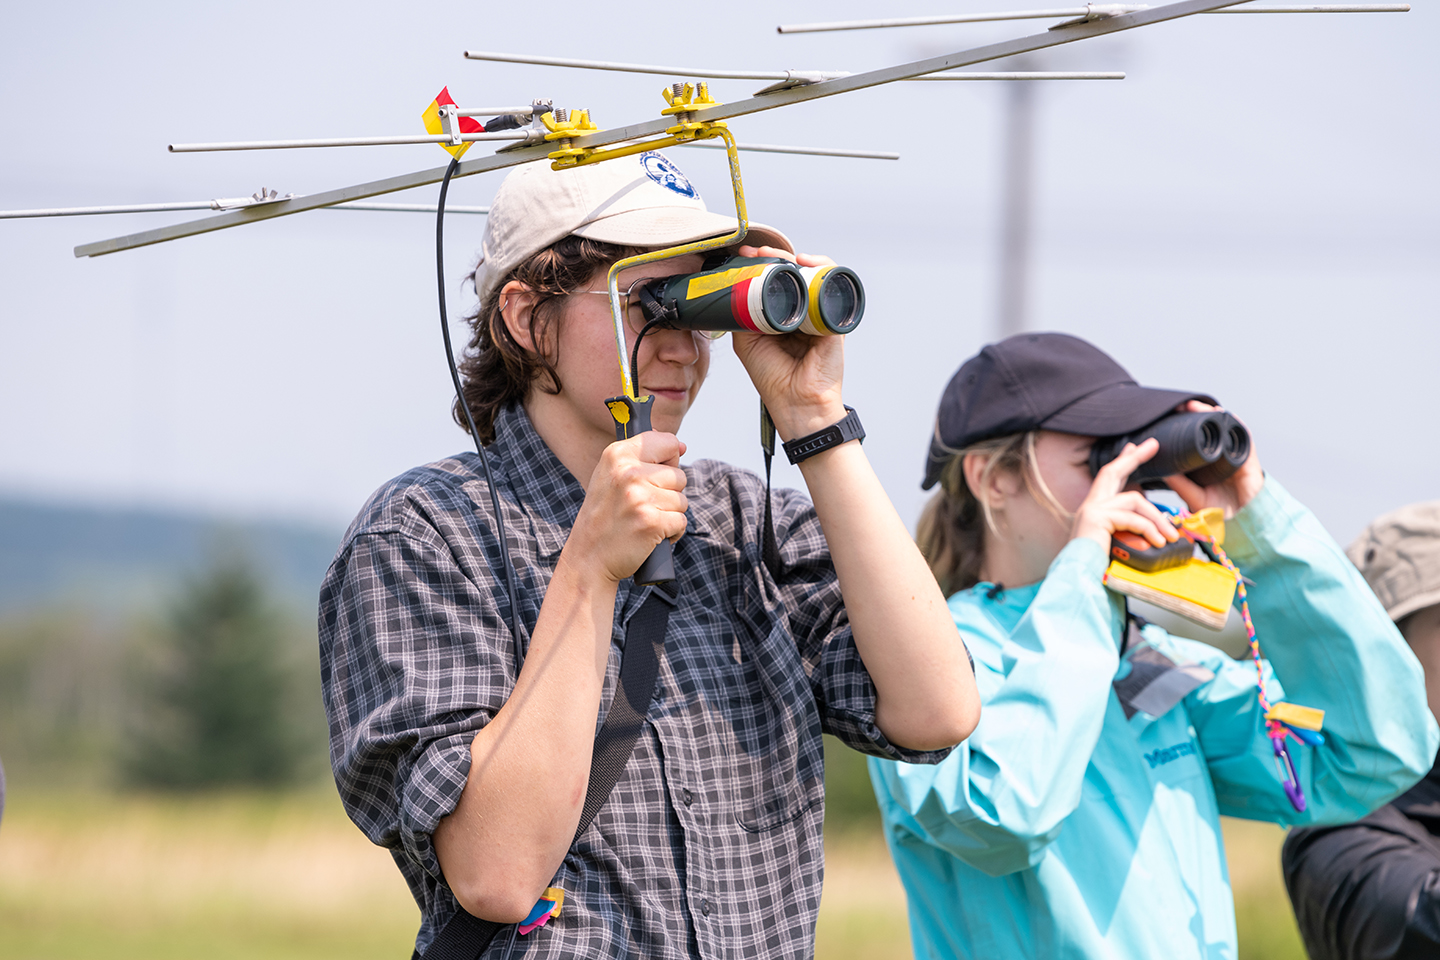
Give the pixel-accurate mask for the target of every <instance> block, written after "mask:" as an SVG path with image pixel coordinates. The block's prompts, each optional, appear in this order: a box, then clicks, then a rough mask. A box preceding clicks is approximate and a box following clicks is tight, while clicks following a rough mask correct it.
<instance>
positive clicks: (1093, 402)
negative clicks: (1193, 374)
mask: <svg viewBox="0 0 1440 960" xmlns="http://www.w3.org/2000/svg"><path fill="white" fill-rule="evenodd" d="M1189 400H1200V401H1203V402H1205V403H1208V404H1212V405H1214V406H1219V401H1217V400H1216V399H1215V398H1214V397H1212V396H1210V395H1209V394H1206V393H1191V392H1189V391H1186V390H1159V389H1156V388H1155V387H1142V386H1139V385H1138V384H1134V383H1117V384H1114V385H1112V386H1108V387H1102V388H1100V389H1099V390H1096V391H1095V392H1094V393H1090V394H1086V395H1085V396H1083V397H1081V398H1080V399H1079V400H1076V401H1075V402H1074V403H1072V404H1070V405H1069V406H1068V407H1065V408H1063V409H1061V410H1059V411H1058V412H1056V413H1052V414H1051V415H1050V416H1048V417H1046V418H1045V419H1044V420H1042V421H1041V422H1040V429H1042V430H1054V431H1056V432H1058V433H1074V434H1079V435H1081V436H1087V437H1113V436H1116V435H1118V434H1122V433H1129V432H1130V431H1131V430H1139V429H1140V428H1141V427H1143V426H1145V425H1146V424H1148V423H1153V422H1154V421H1156V420H1158V419H1160V418H1161V417H1163V416H1164V415H1165V414H1167V413H1169V412H1170V411H1172V410H1174V409H1175V408H1176V407H1178V406H1180V404H1182V403H1185V402H1186V401H1189Z"/></svg>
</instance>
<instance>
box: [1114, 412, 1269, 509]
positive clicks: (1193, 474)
mask: <svg viewBox="0 0 1440 960" xmlns="http://www.w3.org/2000/svg"><path fill="white" fill-rule="evenodd" d="M1151 437H1154V438H1155V439H1157V440H1159V441H1160V449H1159V450H1158V451H1157V452H1156V453H1155V456H1153V457H1151V458H1150V459H1149V460H1147V461H1146V462H1145V463H1142V464H1140V466H1139V468H1138V469H1137V470H1136V471H1135V472H1134V473H1132V474H1131V475H1130V480H1131V481H1132V482H1136V483H1139V484H1140V486H1142V487H1144V488H1146V489H1157V488H1158V489H1163V488H1164V487H1165V484H1164V482H1163V481H1162V479H1161V478H1163V477H1169V476H1173V475H1174V474H1177V473H1183V474H1184V475H1185V476H1187V477H1189V478H1190V479H1191V480H1193V481H1195V482H1196V483H1198V484H1199V485H1200V486H1202V487H1208V486H1211V485H1212V484H1216V483H1220V482H1221V481H1222V480H1226V479H1228V478H1229V477H1231V476H1232V475H1233V474H1234V473H1235V471H1236V470H1239V469H1240V466H1241V464H1243V463H1244V462H1245V461H1246V459H1248V458H1249V456H1250V431H1248V430H1246V429H1245V425H1244V424H1242V423H1241V422H1240V421H1239V420H1236V419H1235V418H1234V417H1232V416H1231V415H1230V414H1228V413H1226V412H1225V411H1223V410H1212V411H1209V412H1206V413H1171V414H1167V415H1166V416H1163V417H1161V418H1160V419H1159V420H1156V421H1155V422H1153V423H1151V424H1149V425H1148V426H1144V427H1141V428H1140V429H1139V430H1135V431H1133V432H1131V433H1127V434H1125V435H1124V436H1119V437H1101V438H1100V439H1099V440H1096V441H1095V446H1094V447H1092V448H1091V450H1090V474H1091V475H1092V476H1093V475H1095V474H1096V473H1098V472H1099V470H1100V468H1101V467H1103V466H1105V464H1107V463H1109V462H1110V461H1111V460H1114V459H1115V458H1116V457H1118V456H1119V455H1120V451H1121V450H1123V449H1125V444H1127V443H1135V444H1139V443H1144V442H1145V441H1146V440H1148V439H1149V438H1151Z"/></svg>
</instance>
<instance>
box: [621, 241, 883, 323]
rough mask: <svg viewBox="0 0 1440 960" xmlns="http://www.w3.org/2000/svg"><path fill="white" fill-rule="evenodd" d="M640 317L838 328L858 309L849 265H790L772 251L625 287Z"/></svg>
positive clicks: (856, 316) (861, 300) (860, 302)
mask: <svg viewBox="0 0 1440 960" xmlns="http://www.w3.org/2000/svg"><path fill="white" fill-rule="evenodd" d="M630 295H631V298H632V303H633V302H634V301H635V300H636V299H638V301H639V304H640V307H641V310H642V311H643V312H644V315H645V319H646V321H647V322H648V321H654V320H660V321H662V323H663V325H665V326H667V327H671V328H674V329H677V330H700V331H707V332H715V333H723V332H725V331H729V330H751V331H754V332H755V333H794V332H795V331H797V330H798V331H800V332H801V333H808V334H810V335H811V336H815V337H825V336H832V335H835V334H845V333H849V332H850V331H852V330H854V329H855V328H856V327H858V326H859V325H860V318H861V317H863V316H864V315H865V288H864V286H862V285H861V283H860V277H859V276H857V275H856V273H855V271H854V270H851V269H850V268H849V267H797V266H796V265H795V264H793V263H791V262H790V261H788V260H782V259H780V258H778V257H730V258H728V259H726V260H723V261H721V262H720V263H718V264H716V265H714V266H711V267H709V268H708V269H706V270H702V271H700V272H699V273H687V274H683V275H681V276H678V277H659V278H656V279H655V280H651V281H648V282H646V283H642V284H640V285H639V286H637V287H636V288H635V289H634V290H632V291H631V294H630Z"/></svg>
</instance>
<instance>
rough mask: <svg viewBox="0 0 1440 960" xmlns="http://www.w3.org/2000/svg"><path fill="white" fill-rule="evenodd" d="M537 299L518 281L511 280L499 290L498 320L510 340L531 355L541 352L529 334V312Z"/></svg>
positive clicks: (529, 289) (530, 289)
mask: <svg viewBox="0 0 1440 960" xmlns="http://www.w3.org/2000/svg"><path fill="white" fill-rule="evenodd" d="M538 299H539V297H537V296H536V294H535V291H534V290H533V289H532V288H531V287H529V286H527V285H525V284H523V283H521V282H520V281H519V280H511V281H510V282H509V283H507V284H505V286H503V287H501V288H500V318H501V319H502V320H503V321H504V323H505V329H506V330H509V331H510V337H511V339H513V340H514V341H515V342H516V343H517V344H519V345H520V347H521V348H523V349H525V350H528V351H530V352H531V353H540V352H541V351H540V350H539V348H538V347H537V346H536V344H535V338H534V337H533V336H532V335H531V332H530V312H531V311H532V310H534V308H535V302H536V301H537V300H538Z"/></svg>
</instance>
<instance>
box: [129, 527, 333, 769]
mask: <svg viewBox="0 0 1440 960" xmlns="http://www.w3.org/2000/svg"><path fill="white" fill-rule="evenodd" d="M290 630H291V627H290V624H289V622H288V621H287V619H286V618H285V617H284V616H283V615H282V614H281V612H280V611H279V610H277V609H276V608H275V607H274V606H272V604H271V602H270V600H269V598H268V597H267V596H266V594H265V591H264V589H263V587H262V586H261V583H260V580H259V578H258V577H257V576H256V574H255V572H254V570H253V569H252V568H251V566H250V564H249V563H247V562H246V561H245V560H244V559H243V558H242V557H241V556H239V555H238V554H234V553H232V554H229V555H224V556H221V557H219V558H218V559H217V560H216V561H215V562H213V564H212V565H211V567H210V569H209V570H208V571H206V572H205V573H203V574H201V575H200V576H199V577H197V578H195V579H193V580H191V581H190V582H189V583H188V584H187V585H186V587H185V588H184V590H183V592H182V593H181V594H180V596H179V597H178V598H177V600H176V601H175V602H174V603H173V605H172V606H171V608H170V610H169V611H168V615H167V617H166V618H165V622H164V624H163V627H162V629H161V630H160V631H159V636H158V637H157V643H156V644H155V645H154V647H153V649H152V650H151V651H150V655H149V656H147V657H146V658H144V660H143V661H142V664H143V665H142V667H141V670H140V675H139V676H138V677H137V680H138V682H137V684H136V688H137V690H136V692H137V693H138V694H139V697H138V698H137V701H138V703H137V706H138V708H139V709H138V710H137V711H136V714H135V715H136V723H135V724H134V732H133V736H131V737H129V738H127V740H128V743H127V747H128V749H126V751H125V753H124V758H125V759H124V768H125V770H124V772H125V773H126V775H127V779H129V780H130V781H131V782H133V783H136V784H137V785H141V786H149V787H161V788H168V789H197V788H203V787H217V786H230V785H253V786H281V785H284V784H287V783H291V782H293V781H294V780H295V779H296V778H297V777H298V776H300V775H301V773H302V767H303V760H304V759H305V757H304V755H305V753H306V752H307V750H306V747H307V745H308V744H307V738H306V737H305V735H304V734H305V731H304V730H302V729H301V724H299V723H297V716H296V710H295V709H294V704H295V703H296V702H297V698H296V695H295V694H296V691H295V686H296V683H295V681H296V678H297V671H296V670H295V669H293V666H292V665H291V664H290V663H289V658H288V657H287V654H289V652H290V649H291V648H292V647H293V644H291V643H289V642H288V640H289V636H288V635H289V632H290ZM312 697H313V693H312Z"/></svg>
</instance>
